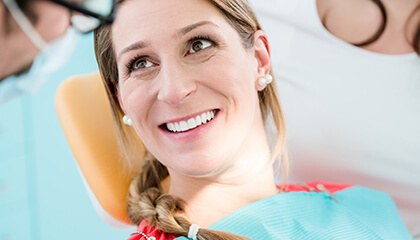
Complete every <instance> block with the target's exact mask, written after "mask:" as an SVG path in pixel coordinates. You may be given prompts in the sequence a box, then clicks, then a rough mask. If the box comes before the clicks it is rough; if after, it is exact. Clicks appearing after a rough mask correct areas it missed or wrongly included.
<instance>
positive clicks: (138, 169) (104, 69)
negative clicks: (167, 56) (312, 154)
mask: <svg viewBox="0 0 420 240" xmlns="http://www.w3.org/2000/svg"><path fill="white" fill-rule="evenodd" d="M123 1H124V0H122V1H119V3H121V2H123ZM208 1H209V2H210V3H211V4H212V5H213V6H214V7H215V8H217V9H218V10H219V11H220V12H221V13H222V14H223V15H224V16H225V18H226V20H227V21H228V22H229V24H230V25H231V26H232V27H233V28H234V29H235V30H236V31H237V32H238V34H239V36H240V38H241V40H242V44H243V46H244V48H250V47H252V46H253V44H254V38H253V36H254V33H255V32H256V31H257V30H260V29H261V26H260V24H259V22H258V20H257V18H256V16H255V14H254V13H253V11H252V9H251V8H250V6H249V4H248V2H247V1H246V0H208ZM111 31H112V30H111V26H109V25H104V26H101V27H100V28H99V29H97V30H96V31H95V36H94V38H95V40H94V41H95V54H96V58H97V61H98V66H99V70H100V73H101V77H102V80H103V83H104V84H105V87H106V91H107V94H108V98H109V100H110V104H111V108H112V111H113V116H114V122H115V125H116V129H117V133H116V134H117V139H118V141H119V146H120V149H121V154H122V158H123V159H124V162H126V163H127V167H128V169H130V170H129V171H130V172H129V174H131V175H132V176H136V177H134V180H133V181H132V183H131V186H130V189H129V194H128V200H127V202H128V208H127V212H128V215H129V217H130V219H131V221H132V222H133V223H135V224H139V223H140V222H141V221H142V220H146V221H147V222H148V224H149V225H152V226H155V227H157V228H158V229H159V230H161V231H163V232H166V233H169V234H175V235H181V236H186V235H187V233H188V229H189V227H190V225H191V223H190V222H189V221H188V219H187V218H186V216H185V213H184V206H185V203H184V201H183V200H182V199H179V198H175V197H174V196H171V195H170V194H166V193H163V187H162V182H163V180H165V179H166V178H167V177H168V176H169V172H168V170H167V168H166V167H165V166H164V165H163V164H161V163H160V162H159V161H158V160H157V159H156V158H155V157H154V156H152V154H150V153H149V152H147V151H144V148H142V147H140V146H141V145H140V144H141V141H140V139H139V138H138V136H137V134H136V133H135V132H134V130H133V129H132V128H131V127H127V126H126V125H124V124H123V123H122V120H121V119H122V117H123V115H124V113H123V111H122V109H121V106H120V104H119V100H118V96H117V94H118V77H119V76H118V69H117V64H116V59H115V53H114V50H113V46H112V39H111V33H112V32H111ZM258 94H259V102H260V108H261V114H262V117H263V119H264V121H265V122H266V123H267V120H268V118H269V117H270V116H271V118H272V120H273V121H274V125H275V126H276V130H277V131H276V137H277V141H276V143H275V145H274V147H273V149H272V153H271V154H272V159H273V161H274V160H275V159H278V158H281V162H278V163H279V165H278V166H279V167H281V169H282V171H283V174H284V175H287V169H288V161H287V153H286V151H285V126H284V117H283V113H282V109H281V106H280V103H279V100H278V96H277V92H276V86H275V81H273V82H272V83H271V84H269V85H268V86H267V87H266V88H265V89H264V90H263V91H260V92H259V93H258ZM276 162H277V161H276ZM141 163H142V166H141V165H140V164H141ZM197 237H198V239H200V240H203V239H215V240H217V239H225V240H228V239H247V238H245V237H241V236H237V235H234V234H231V233H225V232H218V231H213V230H208V229H200V231H199V232H198V235H197Z"/></svg>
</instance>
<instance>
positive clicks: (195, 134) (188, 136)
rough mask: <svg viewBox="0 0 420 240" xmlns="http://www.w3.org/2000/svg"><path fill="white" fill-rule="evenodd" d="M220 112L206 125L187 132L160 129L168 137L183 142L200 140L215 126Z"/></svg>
mask: <svg viewBox="0 0 420 240" xmlns="http://www.w3.org/2000/svg"><path fill="white" fill-rule="evenodd" d="M219 114H220V111H217V113H216V115H215V116H214V118H213V119H212V120H211V121H210V122H207V123H205V124H201V125H200V126H198V127H196V128H193V129H190V130H188V131H185V132H169V131H166V130H163V129H160V130H161V131H162V132H163V133H164V134H165V135H166V136H168V137H170V138H173V139H176V140H183V141H193V140H197V139H199V138H200V137H201V136H202V135H203V134H204V133H205V132H206V131H208V130H210V129H211V128H212V127H213V125H214V124H215V122H216V120H217V119H218V117H219Z"/></svg>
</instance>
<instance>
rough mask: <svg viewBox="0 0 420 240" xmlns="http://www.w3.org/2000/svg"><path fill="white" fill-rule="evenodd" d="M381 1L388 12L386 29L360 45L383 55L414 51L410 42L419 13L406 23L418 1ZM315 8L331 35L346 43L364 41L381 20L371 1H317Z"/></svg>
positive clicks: (376, 8) (374, 30)
mask: <svg viewBox="0 0 420 240" xmlns="http://www.w3.org/2000/svg"><path fill="white" fill-rule="evenodd" d="M382 2H383V4H384V6H385V9H386V11H387V15H388V23H387V26H386V29H385V31H384V33H383V34H382V36H381V37H380V38H379V39H378V40H377V41H375V42H373V43H372V44H369V45H367V46H362V48H364V49H366V50H369V51H373V52H378V53H384V54H406V53H412V52H414V48H413V46H412V44H411V41H412V38H413V36H414V32H415V30H416V29H415V28H416V26H417V25H416V24H417V22H418V21H419V18H420V14H417V15H416V17H415V18H413V19H412V20H411V21H409V23H408V24H407V19H409V16H410V14H411V13H412V12H413V10H414V9H415V7H416V6H417V5H418V4H420V1H419V0H400V1H395V0H382ZM317 7H318V13H319V16H320V18H321V19H324V18H326V21H325V25H326V26H325V27H326V28H327V29H328V30H329V31H330V32H331V33H332V34H334V35H335V36H337V37H338V38H341V39H343V40H344V41H346V42H349V43H361V42H364V41H365V40H366V39H368V38H369V37H371V36H373V34H375V32H376V31H377V29H378V27H379V26H380V24H381V22H382V16H381V13H380V10H379V9H378V7H377V6H376V5H375V4H374V3H373V2H372V1H367V0H353V1H341V0H317ZM355 16H357V17H355ZM406 25H408V29H406V27H407V26H406ZM407 39H408V40H407Z"/></svg>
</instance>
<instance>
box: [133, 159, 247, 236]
mask: <svg viewBox="0 0 420 240" xmlns="http://www.w3.org/2000/svg"><path fill="white" fill-rule="evenodd" d="M146 158H147V161H146V162H145V164H144V166H143V169H142V171H141V172H140V175H139V176H137V177H136V178H135V179H134V180H133V181H132V182H131V186H130V190H129V194H128V208H127V212H128V215H129V217H130V219H131V221H132V222H133V223H135V224H136V225H139V224H140V222H141V221H143V220H146V221H147V223H148V224H149V225H151V226H155V227H156V228H157V229H159V230H161V231H163V232H165V233H169V234H174V235H178V236H187V235H188V230H189V228H190V226H191V222H190V221H189V220H188V219H187V218H186V216H185V213H184V210H185V202H184V201H183V200H182V199H180V198H177V197H174V196H172V195H170V194H167V193H162V186H161V182H162V180H163V179H165V178H166V177H168V176H169V174H168V170H167V168H166V167H165V166H164V165H162V164H161V163H160V162H159V161H157V160H156V158H154V157H153V156H152V155H151V154H148V155H147V157H146ZM197 239H198V240H244V239H248V238H245V237H241V236H237V235H234V234H231V233H225V232H219V231H212V230H208V229H202V228H200V230H199V231H198V234H197Z"/></svg>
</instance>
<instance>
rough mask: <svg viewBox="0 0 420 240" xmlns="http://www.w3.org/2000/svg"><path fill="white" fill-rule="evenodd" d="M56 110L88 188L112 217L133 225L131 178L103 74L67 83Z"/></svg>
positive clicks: (77, 77)
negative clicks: (120, 149)
mask: <svg viewBox="0 0 420 240" xmlns="http://www.w3.org/2000/svg"><path fill="white" fill-rule="evenodd" d="M56 110H57V113H58V117H59V119H60V122H61V125H62V128H63V130H64V134H65V136H66V138H67V140H68V143H69V145H70V148H71V150H72V152H73V154H74V157H75V159H76V161H77V163H78V166H79V168H80V170H81V172H82V174H83V177H84V180H85V181H86V182H87V185H88V188H89V189H90V190H91V191H92V192H93V194H94V196H95V198H96V200H97V201H98V202H99V204H100V205H101V207H102V208H103V209H104V210H105V211H106V212H107V213H108V214H109V215H111V216H112V217H113V218H114V219H117V220H119V221H121V222H125V223H130V220H129V219H128V217H127V212H126V195H127V192H128V187H129V184H130V181H131V179H130V178H129V177H128V176H127V175H126V174H124V169H123V164H122V162H121V160H120V159H121V157H120V154H119V152H118V145H117V140H116V135H115V128H114V124H113V118H112V114H111V107H110V105H109V101H108V98H107V96H106V91H105V88H104V86H103V84H102V82H101V77H100V75H99V74H98V73H94V74H89V75H82V76H76V77H72V78H70V79H67V80H66V81H64V82H63V83H62V84H61V85H60V87H59V89H58V91H57V95H56Z"/></svg>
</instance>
